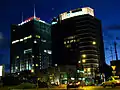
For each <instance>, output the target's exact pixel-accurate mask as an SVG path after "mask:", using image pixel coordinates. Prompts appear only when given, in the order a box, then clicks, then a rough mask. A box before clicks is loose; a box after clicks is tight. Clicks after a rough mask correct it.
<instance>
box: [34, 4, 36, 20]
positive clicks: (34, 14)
mask: <svg viewBox="0 0 120 90" xmlns="http://www.w3.org/2000/svg"><path fill="white" fill-rule="evenodd" d="M34 18H36V12H35V4H34Z"/></svg>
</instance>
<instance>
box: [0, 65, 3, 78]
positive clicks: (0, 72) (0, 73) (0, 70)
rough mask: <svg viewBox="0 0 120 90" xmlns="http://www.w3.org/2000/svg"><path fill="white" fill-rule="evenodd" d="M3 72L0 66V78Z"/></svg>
mask: <svg viewBox="0 0 120 90" xmlns="http://www.w3.org/2000/svg"><path fill="white" fill-rule="evenodd" d="M2 72H3V66H0V76H2V74H3V73H2Z"/></svg>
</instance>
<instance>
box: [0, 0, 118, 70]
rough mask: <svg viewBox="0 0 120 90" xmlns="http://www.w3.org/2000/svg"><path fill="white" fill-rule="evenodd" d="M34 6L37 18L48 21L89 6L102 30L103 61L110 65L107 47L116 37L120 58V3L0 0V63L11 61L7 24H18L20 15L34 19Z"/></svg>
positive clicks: (64, 0)
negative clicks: (100, 21)
mask: <svg viewBox="0 0 120 90" xmlns="http://www.w3.org/2000/svg"><path fill="white" fill-rule="evenodd" d="M34 4H35V7H36V16H37V17H40V19H41V20H44V21H46V22H50V21H51V19H52V18H53V17H55V16H57V15H58V14H60V13H62V12H65V11H68V10H71V9H76V8H82V7H87V6H89V7H91V8H93V9H94V10H95V16H96V17H97V18H98V19H100V20H102V30H103V36H104V43H105V45H104V46H105V54H106V56H105V57H106V62H107V64H110V60H111V59H112V57H111V54H110V49H109V48H110V44H111V46H112V48H113V56H114V59H115V54H114V47H113V41H114V40H115V38H116V37H117V42H118V44H117V48H118V52H119V53H118V54H119V59H120V5H119V4H120V0H1V1H0V64H5V65H6V69H8V68H9V60H10V25H11V24H18V23H21V18H22V16H21V15H22V12H23V17H24V20H26V19H27V18H29V17H31V16H33V7H34Z"/></svg>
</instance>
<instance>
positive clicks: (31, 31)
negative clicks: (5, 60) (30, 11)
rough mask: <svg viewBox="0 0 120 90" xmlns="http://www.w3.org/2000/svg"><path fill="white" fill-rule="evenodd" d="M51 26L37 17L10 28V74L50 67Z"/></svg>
mask: <svg viewBox="0 0 120 90" xmlns="http://www.w3.org/2000/svg"><path fill="white" fill-rule="evenodd" d="M51 53H52V52H51V26H50V24H48V23H46V22H44V21H42V20H40V18H37V17H35V16H34V17H31V18H29V19H27V20H25V21H24V22H22V23H20V24H18V25H17V24H16V25H12V26H11V47H10V65H11V73H14V72H20V71H24V70H31V71H32V72H33V71H36V70H39V69H45V68H47V67H49V66H50V65H51Z"/></svg>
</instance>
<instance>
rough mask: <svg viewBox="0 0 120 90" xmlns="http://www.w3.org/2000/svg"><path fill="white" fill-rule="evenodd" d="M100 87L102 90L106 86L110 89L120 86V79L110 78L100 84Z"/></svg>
mask: <svg viewBox="0 0 120 90" xmlns="http://www.w3.org/2000/svg"><path fill="white" fill-rule="evenodd" d="M102 86H103V87H104V88H105V87H106V86H111V87H112V88H113V87H115V86H120V78H118V77H114V76H111V77H109V78H108V79H107V80H106V81H105V82H103V83H102Z"/></svg>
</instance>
